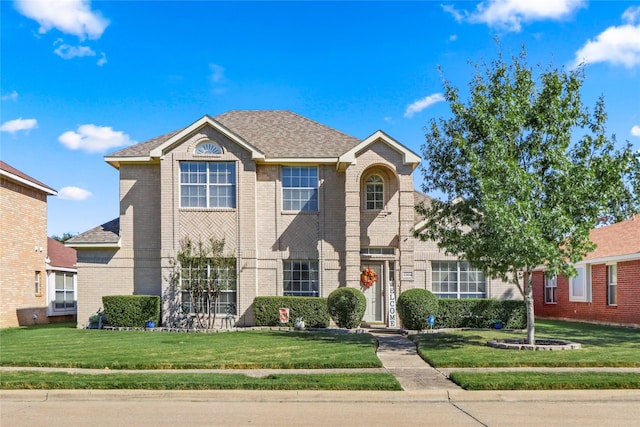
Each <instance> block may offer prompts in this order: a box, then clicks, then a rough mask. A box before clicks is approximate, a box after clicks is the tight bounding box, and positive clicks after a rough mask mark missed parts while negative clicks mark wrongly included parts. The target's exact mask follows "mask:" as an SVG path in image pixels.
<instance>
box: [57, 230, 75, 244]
mask: <svg viewBox="0 0 640 427" xmlns="http://www.w3.org/2000/svg"><path fill="white" fill-rule="evenodd" d="M77 235H78V233H71V232H68V231H67V232H65V233H63V234H62V236H58V235H57V234H54V235H53V236H51V238H52V239H53V240H57V241H58V242H60V243H64V242H66V241H67V240H69V239H72V238H74V237H76V236H77Z"/></svg>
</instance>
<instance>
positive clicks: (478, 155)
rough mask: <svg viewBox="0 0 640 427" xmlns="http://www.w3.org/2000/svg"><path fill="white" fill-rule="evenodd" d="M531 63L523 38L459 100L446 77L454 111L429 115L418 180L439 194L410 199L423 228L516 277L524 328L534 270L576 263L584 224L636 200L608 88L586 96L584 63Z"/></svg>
mask: <svg viewBox="0 0 640 427" xmlns="http://www.w3.org/2000/svg"><path fill="white" fill-rule="evenodd" d="M536 71H537V73H536V74H534V70H533V69H532V68H530V67H529V66H528V65H527V63H526V52H525V51H524V49H523V50H522V53H521V54H520V55H519V56H516V57H513V58H512V59H511V63H505V62H504V61H503V58H502V55H500V56H499V57H498V59H497V60H494V61H492V62H491V63H490V64H489V65H487V64H482V66H478V65H476V74H475V76H474V78H473V80H472V81H471V83H470V94H469V99H468V101H467V102H466V103H464V102H463V101H462V100H461V99H460V94H459V91H458V89H457V88H456V87H454V86H453V85H452V84H451V83H450V82H448V81H445V82H444V96H445V99H446V100H447V102H448V103H449V106H450V108H451V111H452V113H453V115H452V116H451V117H450V118H446V119H440V120H438V121H436V120H431V122H430V123H429V125H428V126H427V127H426V135H425V136H426V142H425V144H424V145H423V147H422V154H423V156H422V157H423V158H424V159H425V162H424V163H423V164H422V172H423V178H424V185H423V189H424V191H425V192H429V191H434V190H435V191H438V192H441V193H442V194H444V195H445V198H446V200H444V201H440V200H433V202H432V203H431V204H430V205H429V206H426V205H422V206H418V207H417V208H416V209H417V211H418V213H420V214H421V215H423V216H424V217H425V219H426V221H425V226H424V228H423V229H422V230H419V231H418V232H417V233H416V235H417V236H418V237H419V238H421V239H423V240H434V241H436V242H438V245H439V247H440V248H442V249H444V250H445V251H446V252H447V253H451V254H456V255H459V256H461V257H462V258H463V259H466V260H469V261H470V262H471V263H473V264H474V265H475V266H477V267H478V268H481V269H482V270H484V271H485V272H486V273H487V274H489V275H491V276H493V277H500V278H502V279H503V280H512V281H513V282H514V283H515V284H516V285H517V286H518V287H519V289H520V291H521V292H522V294H523V296H524V297H525V300H526V301H527V317H528V322H529V331H530V334H529V336H528V339H529V340H533V339H534V336H533V330H534V329H533V322H534V314H533V302H532V301H533V294H532V282H531V280H530V279H531V270H532V269H533V268H535V267H537V266H545V267H546V268H547V271H548V272H549V274H560V273H562V274H564V275H566V276H572V275H574V274H575V269H574V268H573V266H572V265H573V264H574V263H576V262H578V261H580V260H581V259H582V258H583V257H584V256H585V255H586V254H588V253H589V252H590V251H592V250H593V249H594V246H593V244H592V243H591V242H590V241H589V231H590V230H591V229H592V228H594V227H595V226H596V224H597V223H598V222H599V221H601V220H602V219H603V218H604V219H605V220H609V221H611V220H620V219H623V218H624V217H626V216H628V215H630V214H631V213H632V212H634V211H637V210H638V208H639V207H640V205H639V203H638V194H635V195H634V194H633V188H634V187H638V183H639V182H638V180H639V179H640V172H638V171H639V170H640V169H639V168H638V162H637V159H635V158H634V154H633V152H632V150H631V145H630V144H629V143H627V144H626V145H625V146H624V147H623V148H622V149H618V148H616V141H615V138H614V137H608V136H607V135H606V130H605V123H606V118H607V116H606V113H605V108H604V101H603V99H602V98H600V99H599V100H598V101H597V103H596V105H595V107H594V108H593V110H591V111H590V110H589V109H588V108H587V107H586V106H585V105H584V104H583V102H582V99H581V97H580V88H581V86H582V84H583V81H584V72H583V69H580V68H579V69H577V70H572V71H570V72H565V71H563V70H558V69H554V68H551V67H548V68H546V69H541V68H540V67H538V69H537V70H536ZM576 135H579V136H578V137H577V138H575V136H576ZM523 272H524V274H522V273H523ZM521 281H522V282H521Z"/></svg>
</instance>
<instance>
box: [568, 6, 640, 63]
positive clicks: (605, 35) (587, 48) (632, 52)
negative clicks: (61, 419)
mask: <svg viewBox="0 0 640 427" xmlns="http://www.w3.org/2000/svg"><path fill="white" fill-rule="evenodd" d="M639 17H640V6H634V7H630V8H628V9H627V10H625V12H624V13H623V14H622V19H623V21H625V22H626V24H624V25H621V26H618V27H615V26H614V27H609V28H607V29H606V30H604V31H603V32H602V33H600V34H598V36H597V37H596V38H595V39H594V40H588V41H587V43H586V44H585V45H584V46H582V47H581V48H580V49H579V50H578V51H577V52H576V56H575V59H574V61H573V67H577V66H578V65H580V64H582V63H584V64H593V63H596V62H608V63H610V64H612V65H624V66H625V67H627V68H633V67H635V66H637V65H640V24H636V25H634V22H635V21H637V20H638V18H639Z"/></svg>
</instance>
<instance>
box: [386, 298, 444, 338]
mask: <svg viewBox="0 0 640 427" xmlns="http://www.w3.org/2000/svg"><path fill="white" fill-rule="evenodd" d="M438 304H439V300H438V298H437V297H436V296H435V295H434V294H432V293H431V291H428V290H426V289H419V288H414V289H409V290H407V291H404V292H403V293H401V294H400V296H399V297H398V301H397V302H396V307H397V309H398V316H400V320H401V321H402V325H403V326H404V328H405V329H416V330H421V329H426V328H427V327H428V326H429V320H428V319H429V315H431V314H433V315H434V316H435V315H436V314H437V313H438Z"/></svg>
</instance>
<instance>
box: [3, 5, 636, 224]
mask: <svg viewBox="0 0 640 427" xmlns="http://www.w3.org/2000/svg"><path fill="white" fill-rule="evenodd" d="M0 7H1V11H0V12H1V30H0V31H1V52H0V53H1V55H0V60H1V63H0V66H1V77H0V78H1V86H0V96H1V99H2V100H1V103H0V108H1V110H0V138H1V145H0V158H1V159H2V160H4V161H5V162H7V163H9V164H10V165H12V166H14V167H16V168H17V169H19V170H21V171H23V172H24V173H27V174H29V175H31V176H33V177H34V178H36V179H38V180H40V181H42V182H44V183H45V184H47V185H49V186H51V187H53V188H54V189H56V190H57V191H58V192H59V194H58V196H57V197H50V198H49V212H48V221H49V223H48V233H49V235H62V234H63V233H65V232H71V233H78V232H82V231H86V230H88V229H90V228H92V227H94V226H96V225H99V224H102V223H104V222H106V221H108V220H111V219H113V218H116V217H117V216H118V214H119V206H118V197H119V195H118V171H117V170H116V169H114V168H112V167H111V166H109V165H108V164H106V163H105V162H104V159H103V157H104V155H106V154H109V153H111V152H113V151H116V150H119V149H121V148H124V147H125V146H128V145H131V144H134V143H137V142H144V141H146V140H148V139H150V138H153V137H155V136H158V135H161V134H164V133H166V132H169V131H172V130H176V129H179V128H182V127H184V126H187V125H189V124H191V123H192V122H194V121H195V120H197V119H198V118H200V117H202V116H203V115H205V114H209V115H211V116H215V115H217V114H221V113H223V112H225V111H228V110H232V109H286V110H292V111H294V112H296V113H298V114H301V115H303V116H306V117H309V118H311V119H313V120H316V121H318V122H320V123H324V124H326V125H328V126H331V127H334V128H336V129H339V130H341V131H343V132H346V133H348V134H351V135H353V136H355V137H358V138H362V139H364V138H366V137H367V136H369V135H371V134H372V133H374V132H375V131H376V130H378V129H382V130H383V131H385V132H386V133H388V134H389V135H391V136H392V137H394V138H395V139H397V140H398V141H400V142H402V143H403V144H405V145H406V146H408V147H409V148H411V149H412V150H414V151H416V152H417V153H420V146H421V144H422V143H423V141H424V132H423V127H424V126H425V125H426V124H427V123H428V121H429V120H430V119H432V118H439V117H446V116H448V115H449V114H450V112H449V108H448V105H447V104H446V103H445V102H442V101H441V99H442V95H441V93H442V76H441V74H440V73H439V72H438V70H437V67H438V66H441V67H442V70H443V75H444V77H445V78H446V79H447V80H449V81H451V82H452V83H453V84H454V85H455V86H457V87H459V88H461V89H462V92H463V94H464V93H465V91H466V89H465V88H467V87H468V83H469V81H470V79H471V77H472V75H473V68H472V67H471V65H469V61H472V62H479V61H482V60H487V61H490V60H491V59H493V58H495V57H496V55H497V52H498V47H497V45H496V43H495V41H494V39H495V38H496V37H497V38H498V39H499V40H500V46H501V49H502V51H503V53H504V55H505V56H506V57H507V58H508V57H510V56H511V55H512V54H517V53H518V52H519V51H520V47H521V46H522V45H524V46H525V48H526V50H527V52H528V62H529V64H531V65H534V64H538V63H539V64H542V65H548V64H553V65H554V66H556V67H558V68H560V67H564V68H565V69H571V68H572V67H574V66H575V64H576V63H577V62H581V61H582V62H585V63H586V66H585V70H586V81H585V83H584V86H583V88H582V94H583V99H584V101H585V102H586V104H587V105H590V106H593V105H594V104H595V101H596V100H597V98H598V97H599V96H600V95H604V97H605V102H606V109H607V112H608V114H609V120H608V132H609V133H611V134H615V135H616V137H617V139H618V141H619V142H620V143H622V142H624V141H629V142H631V143H632V145H633V146H634V148H640V75H639V73H640V2H630V1H597V2H596V1H587V0H584V1H580V0H536V1H529V0H485V1H482V2H470V1H465V2H451V1H423V2H417V1H416V2H363V1H354V2H338V1H328V2H269V1H262V2H214V1H180V2H169V1H159V2H157V1H137V2H129V1H99V2H90V1H85V0H27V1H7V0H1V1H0ZM416 175H417V177H416V185H417V186H419V184H420V174H419V173H417V174H416Z"/></svg>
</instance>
